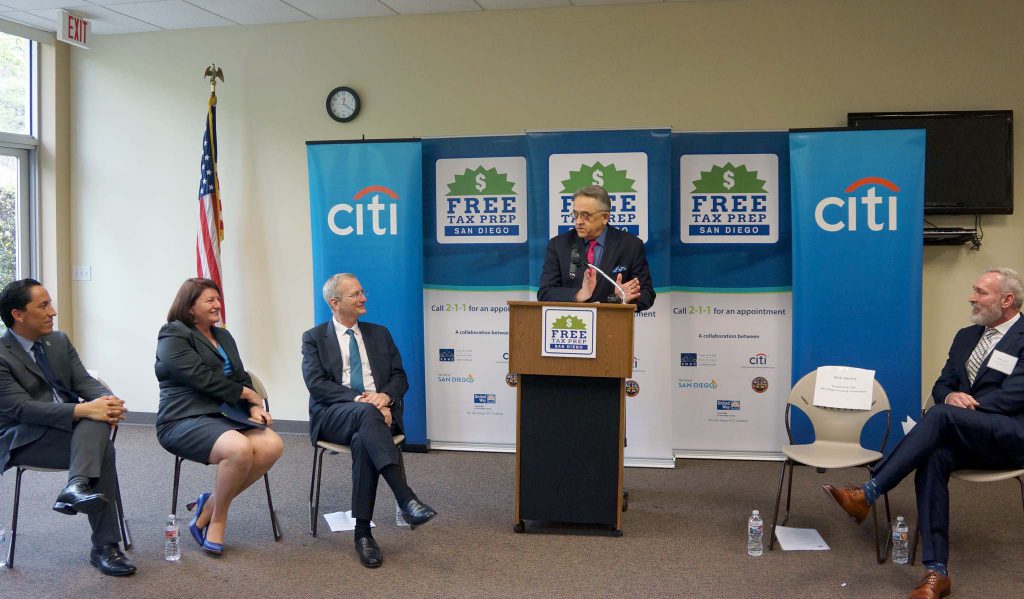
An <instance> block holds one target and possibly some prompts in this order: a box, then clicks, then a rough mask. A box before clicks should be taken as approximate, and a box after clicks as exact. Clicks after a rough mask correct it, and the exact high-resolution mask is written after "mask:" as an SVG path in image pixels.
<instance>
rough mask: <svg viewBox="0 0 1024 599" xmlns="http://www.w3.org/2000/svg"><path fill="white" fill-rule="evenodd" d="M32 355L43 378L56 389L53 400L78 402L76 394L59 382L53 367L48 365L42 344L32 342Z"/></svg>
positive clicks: (48, 361) (57, 401)
mask: <svg viewBox="0 0 1024 599" xmlns="http://www.w3.org/2000/svg"><path fill="white" fill-rule="evenodd" d="M32 355H33V356H35V358H36V364H37V365H38V366H39V370H42V371H43V378H45V379H46V382H47V383H49V384H50V387H53V390H54V391H56V394H55V395H54V398H53V401H54V402H56V403H60V401H63V402H64V403H78V396H77V395H75V394H74V393H72V392H71V390H70V389H68V388H67V387H65V386H64V385H62V384H61V382H60V380H59V379H58V378H57V375H56V374H54V372H53V367H52V366H50V360H49V359H48V358H47V357H46V352H44V351H43V344H42V343H40V342H38V341H36V342H35V343H33V344H32ZM58 398H59V399H58Z"/></svg>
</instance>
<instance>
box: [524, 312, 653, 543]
mask: <svg viewBox="0 0 1024 599" xmlns="http://www.w3.org/2000/svg"><path fill="white" fill-rule="evenodd" d="M508 305H509V359H508V365H509V372H514V373H516V374H517V375H518V377H519V383H518V393H517V408H518V409H517V413H516V497H515V527H514V530H515V531H516V532H523V531H525V530H526V521H527V520H529V521H538V522H554V523H572V524H591V525H602V526H608V527H609V528H610V529H611V532H612V534H613V535H616V536H618V535H621V534H622V452H623V442H624V441H625V434H626V403H625V379H626V378H628V377H629V376H631V375H632V373H633V314H634V311H635V306H633V305H630V304H625V305H623V304H578V303H565V302H520V301H512V302H508ZM546 307H551V308H560V309H573V308H586V309H596V310H597V315H596V334H595V335H594V337H593V341H594V343H595V344H596V351H595V355H594V357H592V358H577V357H560V356H559V357H555V356H545V355H543V354H542V349H543V347H544V343H545V339H544V334H543V333H544V326H543V313H544V308H546Z"/></svg>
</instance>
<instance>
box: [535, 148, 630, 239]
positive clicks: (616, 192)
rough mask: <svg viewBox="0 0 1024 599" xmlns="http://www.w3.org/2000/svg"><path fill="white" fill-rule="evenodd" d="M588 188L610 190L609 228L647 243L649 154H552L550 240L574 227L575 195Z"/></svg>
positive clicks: (549, 204) (549, 163) (549, 168)
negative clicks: (573, 208) (629, 234)
mask: <svg viewBox="0 0 1024 599" xmlns="http://www.w3.org/2000/svg"><path fill="white" fill-rule="evenodd" d="M587 185H600V186H601V187H604V188H605V190H607V191H608V196H609V198H610V199H611V201H612V210H611V214H610V215H609V218H608V225H609V226H612V227H615V228H617V229H622V230H623V231H627V232H629V233H632V234H633V235H636V236H637V237H639V238H640V239H642V240H643V241H645V242H646V241H647V215H648V210H647V206H648V197H649V195H648V189H649V185H648V181H647V154H645V153H643V152H624V153H606V154H552V155H551V156H550V157H549V158H548V237H554V236H555V235H558V234H560V233H565V232H566V231H569V230H571V229H572V228H573V227H575V225H576V222H575V221H574V220H573V218H572V194H573V193H574V192H575V191H576V190H577V189H579V188H581V187H585V186H587Z"/></svg>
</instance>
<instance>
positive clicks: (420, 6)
mask: <svg viewBox="0 0 1024 599" xmlns="http://www.w3.org/2000/svg"><path fill="white" fill-rule="evenodd" d="M381 2H383V3H384V4H386V5H388V6H389V7H391V8H392V9H393V10H394V11H395V12H397V13H398V14H401V15H420V14H427V13H448V12H470V11H478V10H480V5H479V4H477V3H476V2H474V1H473V0H381Z"/></svg>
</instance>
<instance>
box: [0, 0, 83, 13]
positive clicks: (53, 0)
mask: <svg viewBox="0 0 1024 599" xmlns="http://www.w3.org/2000/svg"><path fill="white" fill-rule="evenodd" d="M83 4H88V2H86V1H85V0H64V1H63V2H61V0H3V1H2V2H0V5H3V6H9V7H11V8H12V9H14V10H23V11H30V10H45V9H48V8H51V9H57V8H70V7H73V6H80V5H83Z"/></svg>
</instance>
